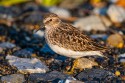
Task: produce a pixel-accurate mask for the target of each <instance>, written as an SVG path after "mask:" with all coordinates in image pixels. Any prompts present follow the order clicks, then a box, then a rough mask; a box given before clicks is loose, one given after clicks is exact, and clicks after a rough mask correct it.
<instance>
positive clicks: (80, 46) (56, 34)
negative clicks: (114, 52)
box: [43, 14, 106, 58]
mask: <svg viewBox="0 0 125 83" xmlns="http://www.w3.org/2000/svg"><path fill="white" fill-rule="evenodd" d="M43 24H44V25H45V39H46V41H47V43H48V45H49V46H50V48H51V49H52V50H53V51H55V52H56V53H58V54H61V55H64V56H68V57H72V58H79V57H83V56H88V55H89V56H90V55H98V56H104V55H103V54H102V52H101V51H102V50H106V47H103V46H102V45H101V44H98V43H96V42H94V41H93V40H92V39H91V38H89V37H88V36H87V35H85V34H83V33H82V32H81V31H80V30H78V29H77V28H75V27H73V26H72V25H71V24H68V23H64V22H62V21H61V20H60V18H59V17H58V16H57V15H56V14H47V15H46V16H45V18H44V20H43Z"/></svg>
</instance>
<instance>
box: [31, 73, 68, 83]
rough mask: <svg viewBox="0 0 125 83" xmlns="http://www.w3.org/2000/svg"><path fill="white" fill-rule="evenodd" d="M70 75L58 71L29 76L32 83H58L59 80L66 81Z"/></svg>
mask: <svg viewBox="0 0 125 83" xmlns="http://www.w3.org/2000/svg"><path fill="white" fill-rule="evenodd" d="M68 76H69V75H66V74H63V73H61V72H58V71H52V72H49V73H45V74H41V73H35V74H31V75H30V76H29V81H30V83H38V82H41V81H44V82H46V81H49V82H50V81H51V82H52V81H53V83H57V82H58V81H59V80H65V79H66V78H67V77H68Z"/></svg>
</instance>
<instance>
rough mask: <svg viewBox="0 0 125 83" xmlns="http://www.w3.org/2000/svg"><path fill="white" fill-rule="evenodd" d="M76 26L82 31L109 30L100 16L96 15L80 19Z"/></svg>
mask: <svg viewBox="0 0 125 83" xmlns="http://www.w3.org/2000/svg"><path fill="white" fill-rule="evenodd" d="M90 24H91V25H90ZM74 26H75V27H77V28H79V29H80V30H81V31H91V30H95V31H106V30H107V27H106V26H105V25H104V24H103V22H102V19H101V18H100V17H99V16H94V15H91V16H88V17H85V18H80V19H78V20H77V21H76V22H74Z"/></svg>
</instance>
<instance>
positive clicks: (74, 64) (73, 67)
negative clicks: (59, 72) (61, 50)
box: [65, 58, 79, 74]
mask: <svg viewBox="0 0 125 83" xmlns="http://www.w3.org/2000/svg"><path fill="white" fill-rule="evenodd" d="M78 59H79V58H78ZM78 59H75V60H74V61H73V65H72V68H71V69H70V71H68V72H65V73H66V74H73V73H74V69H75V67H76V66H77V62H78Z"/></svg>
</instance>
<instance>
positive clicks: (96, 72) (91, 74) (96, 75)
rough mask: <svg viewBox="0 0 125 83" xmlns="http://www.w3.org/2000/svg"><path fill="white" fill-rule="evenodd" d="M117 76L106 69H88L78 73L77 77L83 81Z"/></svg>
mask: <svg viewBox="0 0 125 83" xmlns="http://www.w3.org/2000/svg"><path fill="white" fill-rule="evenodd" d="M114 77H115V76H114V74H113V73H112V72H110V71H107V70H104V69H87V70H84V71H83V72H81V73H80V74H78V75H77V78H78V79H79V80H82V81H87V80H89V79H91V80H95V81H101V80H102V81H106V79H108V78H111V79H113V78H114Z"/></svg>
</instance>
